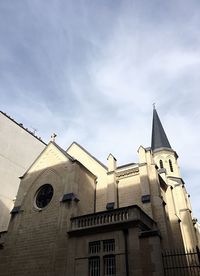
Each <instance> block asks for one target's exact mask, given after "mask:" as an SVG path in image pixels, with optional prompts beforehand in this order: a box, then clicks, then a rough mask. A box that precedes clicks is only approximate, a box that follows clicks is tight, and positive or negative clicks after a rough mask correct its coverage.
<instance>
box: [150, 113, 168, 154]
mask: <svg viewBox="0 0 200 276" xmlns="http://www.w3.org/2000/svg"><path fill="white" fill-rule="evenodd" d="M159 148H167V149H172V148H171V145H170V143H169V140H168V138H167V135H166V133H165V131H164V128H163V126H162V124H161V121H160V119H159V116H158V113H157V111H156V109H155V108H154V110H153V124H152V138H151V149H152V150H153V151H154V150H157V149H159Z"/></svg>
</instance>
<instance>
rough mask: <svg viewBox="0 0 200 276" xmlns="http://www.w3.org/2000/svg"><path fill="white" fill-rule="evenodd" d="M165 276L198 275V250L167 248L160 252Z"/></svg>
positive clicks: (199, 270) (199, 262)
mask: <svg viewBox="0 0 200 276" xmlns="http://www.w3.org/2000/svg"><path fill="white" fill-rule="evenodd" d="M162 258H163V266H164V272H165V274H164V275H165V276H199V275H200V251H199V248H198V247H196V248H195V249H191V250H186V251H184V250H176V249H174V250H167V251H165V252H163V254H162Z"/></svg>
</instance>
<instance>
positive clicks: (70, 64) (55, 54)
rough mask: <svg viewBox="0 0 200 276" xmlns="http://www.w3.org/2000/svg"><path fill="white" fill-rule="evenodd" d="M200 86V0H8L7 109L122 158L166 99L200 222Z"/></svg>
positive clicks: (41, 132) (40, 129) (0, 24)
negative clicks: (154, 106)
mask: <svg viewBox="0 0 200 276" xmlns="http://www.w3.org/2000/svg"><path fill="white" fill-rule="evenodd" d="M199 91H200V2H199V1H193V0H190V1H186V0H180V1H178V0H173V1H170V0H169V1H158V0H157V1H156V0H152V1H149V0H137V1H135V0H132V1H129V0H123V1H122V0H121V1H120V0H112V1H111V0H101V1H98V0H90V1H89V0H84V1H81V0H76V1H74V0H72V1H71V0H56V1H54V0H17V1H11V0H1V1H0V99H1V101H0V109H1V110H2V111H4V112H6V113H7V114H8V115H10V116H11V117H13V118H14V119H15V120H17V121H18V122H20V123H23V124H24V125H25V126H26V127H28V128H29V129H30V130H33V128H35V129H37V132H36V134H37V135H38V136H41V137H42V138H43V140H44V141H46V142H48V141H49V140H50V136H51V134H52V133H53V132H55V133H57V135H58V137H57V140H56V141H57V143H58V144H59V145H60V146H62V147H63V148H64V149H66V148H67V147H68V146H69V145H70V144H71V142H72V141H74V140H75V141H77V142H78V143H80V144H81V145H82V146H84V147H85V148H86V149H87V150H88V151H90V152H91V153H92V154H93V155H94V156H96V157H97V158H99V159H100V160H101V161H102V162H104V163H105V164H106V158H107V156H108V154H109V153H110V152H111V153H112V154H113V155H114V156H115V157H116V158H117V160H118V164H119V165H121V164H123V163H126V162H127V163H128V162H137V149H138V147H139V146H140V145H143V146H149V145H150V139H151V123H152V103H154V102H156V106H157V110H158V113H159V115H160V118H161V121H162V123H163V126H164V128H165V130H166V133H167V135H168V138H169V141H170V143H171V145H172V147H173V148H174V149H175V150H176V151H177V152H178V154H179V156H180V158H179V162H180V167H181V172H182V175H183V178H184V179H185V182H186V185H187V186H186V187H187V190H188V192H189V193H190V194H191V201H192V206H193V210H194V216H196V217H198V218H199V220H200V204H199V202H198V201H199V194H200V185H199V179H200V169H199V160H200V152H199V141H200V124H199V121H200V109H199V105H200V102H199V101H200V95H199Z"/></svg>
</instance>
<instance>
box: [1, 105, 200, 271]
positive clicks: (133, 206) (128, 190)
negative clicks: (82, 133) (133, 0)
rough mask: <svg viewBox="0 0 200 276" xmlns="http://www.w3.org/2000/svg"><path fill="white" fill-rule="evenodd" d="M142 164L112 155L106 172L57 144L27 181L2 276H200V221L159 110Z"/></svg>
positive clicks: (4, 248) (4, 250)
mask: <svg viewBox="0 0 200 276" xmlns="http://www.w3.org/2000/svg"><path fill="white" fill-rule="evenodd" d="M138 159H139V161H138V162H136V163H130V164H124V165H123V166H118V165H117V160H116V158H115V157H114V156H113V155H112V154H109V156H108V162H107V166H106V165H104V164H102V163H101V162H100V161H98V160H97V159H96V158H95V157H94V156H92V155H91V154H90V153H89V152H87V151H86V150H85V149H84V148H83V147H81V146H80V145H79V144H77V143H75V142H74V143H72V145H71V146H70V147H69V148H68V149H67V151H64V150H63V149H61V148H60V147H59V146H58V145H57V144H56V143H55V142H50V143H49V144H48V145H47V146H46V147H45V149H44V150H43V152H42V153H41V154H40V155H39V157H38V158H37V159H36V160H35V161H34V163H33V164H32V166H31V167H30V168H29V169H28V170H27V171H26V173H25V174H24V175H23V176H22V177H21V183H20V187H19V191H18V194H17V198H16V201H15V206H14V208H13V210H12V219H11V221H10V225H9V230H8V233H7V236H6V237H5V240H4V243H3V242H2V245H1V250H0V275H1V276H10V275H15V276H18V275H20V276H23V275H24V276H25V275H29V276H35V275H37V276H44V275H48V276H64V275H68V276H69V275H70V276H79V275H82V276H103V275H106V276H124V275H126V276H135V275H137V276H153V275H154V276H155V275H157V276H162V275H200V269H199V258H200V255H199V245H200V244H199V240H198V235H197V232H198V227H197V222H196V221H194V220H193V218H192V210H191V205H190V202H189V197H188V194H187V191H186V188H185V183H184V181H183V179H182V178H181V174H180V170H179V165H178V155H177V153H176V152H175V150H173V149H172V147H171V145H170V143H169V141H168V138H167V136H166V133H165V131H164V129H163V127H162V124H161V122H160V119H159V117H158V114H157V111H156V110H155V109H154V111H153V127H152V142H151V147H149V148H144V147H142V146H140V147H139V149H138ZM165 250H167V252H168V253H169V252H176V254H168V255H167V254H164V253H163V252H164V251H165ZM187 250H195V251H194V252H193V253H192V254H193V255H187ZM178 252H180V254H179V255H177V254H178ZM169 255H170V256H169ZM171 255H173V256H172V258H173V261H172V262H171V261H166V258H168V257H171ZM181 256H182V257H181ZM177 260H178V261H177ZM177 262H178V263H177ZM177 264H178V265H179V267H178V265H177ZM191 267H192V270H191ZM186 268H188V269H187V271H186ZM192 273H195V274H192Z"/></svg>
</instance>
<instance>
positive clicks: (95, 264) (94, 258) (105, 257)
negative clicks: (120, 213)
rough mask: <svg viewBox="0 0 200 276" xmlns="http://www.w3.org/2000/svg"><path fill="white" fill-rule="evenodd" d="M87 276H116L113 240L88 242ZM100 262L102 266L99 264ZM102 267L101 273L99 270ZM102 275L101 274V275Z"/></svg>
mask: <svg viewBox="0 0 200 276" xmlns="http://www.w3.org/2000/svg"><path fill="white" fill-rule="evenodd" d="M88 249H89V254H90V255H91V257H89V276H100V275H104V276H116V260H115V255H114V254H113V253H114V252H115V240H114V239H109V240H103V241H93V242H89V248H88ZM101 262H102V264H101ZM101 267H102V271H100V268H101ZM102 273H103V274H102Z"/></svg>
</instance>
